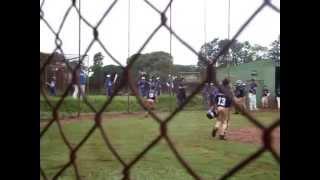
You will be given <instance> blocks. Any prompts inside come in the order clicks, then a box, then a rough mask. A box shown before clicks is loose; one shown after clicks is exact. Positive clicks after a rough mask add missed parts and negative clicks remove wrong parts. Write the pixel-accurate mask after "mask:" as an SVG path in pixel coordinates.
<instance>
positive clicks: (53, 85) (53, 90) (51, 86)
mask: <svg viewBox="0 0 320 180" xmlns="http://www.w3.org/2000/svg"><path fill="white" fill-rule="evenodd" d="M46 84H47V85H48V86H49V92H50V95H51V96H56V77H54V76H53V77H52V79H51V81H50V83H48V82H47V83H46Z"/></svg>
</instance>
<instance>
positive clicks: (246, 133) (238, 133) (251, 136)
mask: <svg viewBox="0 0 320 180" xmlns="http://www.w3.org/2000/svg"><path fill="white" fill-rule="evenodd" d="M261 136H262V132H261V130H259V129H258V128H254V127H250V128H241V129H230V130H229V131H228V134H227V139H229V140H231V141H237V142H241V143H249V144H262V139H261ZM272 138H273V143H272V146H273V147H274V149H275V150H276V151H277V152H278V153H280V128H276V129H274V130H273V132H272Z"/></svg>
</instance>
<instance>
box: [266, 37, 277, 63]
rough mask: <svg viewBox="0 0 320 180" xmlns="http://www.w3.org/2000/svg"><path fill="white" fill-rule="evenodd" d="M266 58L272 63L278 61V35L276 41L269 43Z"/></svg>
mask: <svg viewBox="0 0 320 180" xmlns="http://www.w3.org/2000/svg"><path fill="white" fill-rule="evenodd" d="M268 57H269V58H270V59H271V60H273V61H280V35H279V37H278V39H277V40H275V41H273V42H272V43H271V49H270V50H269V53H268Z"/></svg>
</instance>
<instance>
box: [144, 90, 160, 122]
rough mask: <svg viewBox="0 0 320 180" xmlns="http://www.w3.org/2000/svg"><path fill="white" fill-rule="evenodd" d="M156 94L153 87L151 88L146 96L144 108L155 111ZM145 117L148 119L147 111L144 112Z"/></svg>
mask: <svg viewBox="0 0 320 180" xmlns="http://www.w3.org/2000/svg"><path fill="white" fill-rule="evenodd" d="M156 93H157V91H156V88H155V86H151V87H150V90H149V92H148V95H147V99H146V100H145V101H144V104H145V106H146V108H147V109H149V110H151V111H152V110H154V109H155V102H156V97H157V96H156ZM145 117H148V111H146V114H145Z"/></svg>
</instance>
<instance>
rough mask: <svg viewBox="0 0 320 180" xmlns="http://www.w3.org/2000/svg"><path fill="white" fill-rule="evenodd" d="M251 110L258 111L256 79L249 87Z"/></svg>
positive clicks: (252, 80)
mask: <svg viewBox="0 0 320 180" xmlns="http://www.w3.org/2000/svg"><path fill="white" fill-rule="evenodd" d="M249 86H250V87H249V94H248V97H249V109H250V111H257V110H258V108H257V95H256V94H257V87H258V85H257V83H256V82H255V80H254V79H251V83H250V85H249Z"/></svg>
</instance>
